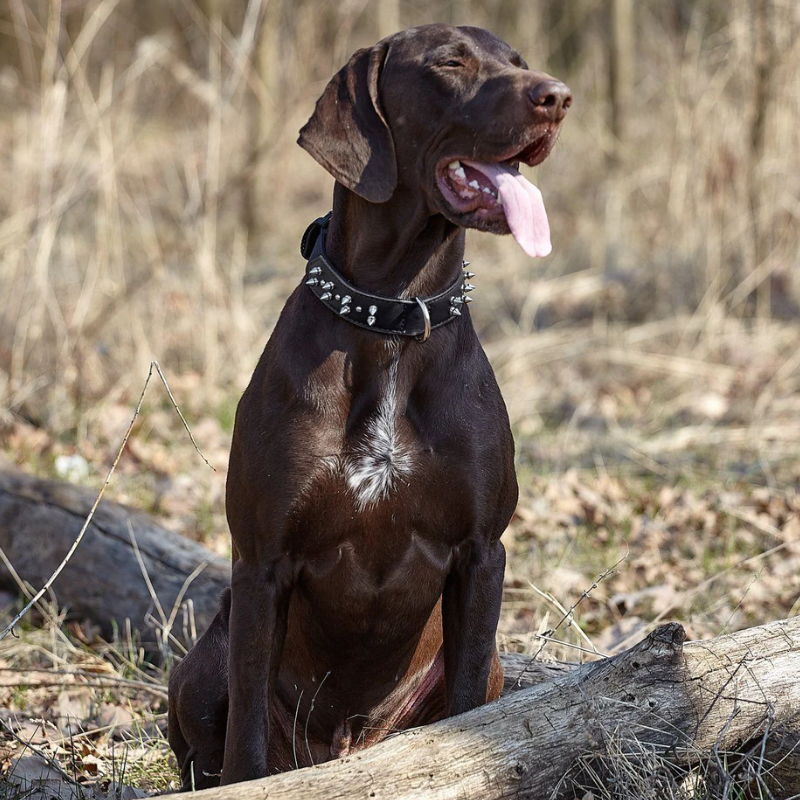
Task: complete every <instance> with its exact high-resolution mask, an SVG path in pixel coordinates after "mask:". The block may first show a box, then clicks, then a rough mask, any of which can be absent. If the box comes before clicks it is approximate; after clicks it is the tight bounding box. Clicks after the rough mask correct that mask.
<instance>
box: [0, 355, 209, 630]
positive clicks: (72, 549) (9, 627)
mask: <svg viewBox="0 0 800 800" xmlns="http://www.w3.org/2000/svg"><path fill="white" fill-rule="evenodd" d="M153 370H155V371H156V372H157V373H158V376H159V378H161V382H162V383H163V384H164V388H165V389H166V390H167V395H168V396H169V399H170V401H171V402H172V406H173V408H174V409H175V411H176V412H177V413H178V416H179V417H180V418H181V422H182V423H183V427H184V428H185V429H186V432H187V433H188V434H189V438H190V439H191V440H192V444H193V445H194V449H195V450H196V451H197V452H198V454H199V455H200V458H202V459H203V461H205V462H206V464H208V466H209V467H211V469H212V470H213V469H214V467H212V466H211V464H209V462H208V459H207V458H206V457H205V456H204V455H203V454H202V453H201V452H200V448H199V447H198V446H197V442H196V441H195V439H194V436H193V435H192V432H191V431H190V430H189V425H188V423H187V422H186V419H185V418H184V416H183V414H182V413H181V410H180V408H178V404H177V403H176V402H175V398H174V397H173V395H172V390H171V389H170V388H169V384H168V383H167V379H166V378H165V377H164V373H163V372H162V371H161V367H160V366H159V364H158V362H157V361H151V362H150V370H149V371H148V373H147V379H146V380H145V382H144V387H143V388H142V393H141V395H139V402H138V403H137V404H136V410H135V411H134V412H133V416H132V417H131V421H130V423H129V425H128V429H127V431H125V436H123V438H122V444H121V445H120V447H119V450H118V451H117V455H116V457H115V458H114V463H113V464H112V465H111V469H110V470H109V471H108V474H107V475H106V479H105V481H104V482H103V486H102V488H101V489H100V493H99V494H98V495H97V499H96V500H95V501H94V504H93V505H92V508H91V510H90V511H89V514H88V516H87V517H86V520H85V521H84V523H83V526H82V527H81V529H80V532H79V533H78V535H77V537H76V538H75V541H74V542H73V543H72V546H71V547H70V548H69V550H68V551H67V554H66V555H65V556H64V558H63V560H62V561H61V563H60V564H59V565H58V567H56V570H55V572H53V574H52V575H51V576H50V577H49V578H48V579H47V582H46V583H45V585H44V586H43V587H42V588H41V589H40V590H39V591H38V592H37V593H36V594H35V595H34V596H33V598H32V599H31V600H30V602H29V603H28V604H27V605H26V606H25V608H23V609H22V611H20V612H19V614H17V616H16V617H14V619H13V620H11V622H10V623H9V624H8V625H7V626H6V627H5V629H4V630H3V632H2V633H0V642H2V641H3V639H5V638H6V636H8V634H9V633H11V631H13V630H14V628H15V627H16V626H17V624H18V623H19V621H20V620H21V619H22V618H23V617H24V616H25V615H26V614H27V613H28V612H29V611H30V610H31V608H33V606H34V605H36V603H38V602H39V600H41V599H42V597H43V596H44V595H45V593H46V592H47V591H48V590H49V589H50V587H51V586H52V585H53V583H54V582H55V580H56V578H58V576H59V575H60V574H61V573H62V572H63V571H64V567H66V566H67V564H68V563H69V561H70V559H71V558H72V556H73V555H74V553H75V551H76V550H77V549H78V546H79V545H80V543H81V541H82V540H83V537H84V535H85V534H86V531H87V530H88V529H89V525H91V523H92V520H93V519H94V515H95V512H96V511H97V507H98V506H99V505H100V501H101V500H102V499H103V495H104V494H105V493H106V489H107V488H108V485H109V483H110V482H111V476H112V475H113V474H114V472H115V471H116V469H117V464H119V461H120V459H121V458H122V453H123V451H124V450H125V446H126V445H127V444H128V439H130V436H131V433H132V432H133V426H134V425H135V423H136V420H137V419H138V418H139V414H140V413H141V411H142V404H143V403H144V396H145V394H146V393H147V387H148V386H149V385H150V379H151V378H152V377H153Z"/></svg>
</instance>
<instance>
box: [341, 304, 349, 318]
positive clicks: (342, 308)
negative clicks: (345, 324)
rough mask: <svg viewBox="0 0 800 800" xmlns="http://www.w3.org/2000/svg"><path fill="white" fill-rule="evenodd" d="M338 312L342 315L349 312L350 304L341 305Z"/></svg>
mask: <svg viewBox="0 0 800 800" xmlns="http://www.w3.org/2000/svg"><path fill="white" fill-rule="evenodd" d="M339 313H340V314H341V315H342V316H344V315H345V314H349V313H350V306H342V307H341V308H340V309H339Z"/></svg>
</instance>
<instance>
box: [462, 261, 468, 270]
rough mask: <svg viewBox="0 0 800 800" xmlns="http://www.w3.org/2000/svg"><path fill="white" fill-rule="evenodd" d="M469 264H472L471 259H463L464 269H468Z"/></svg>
mask: <svg viewBox="0 0 800 800" xmlns="http://www.w3.org/2000/svg"><path fill="white" fill-rule="evenodd" d="M469 264H470V262H469V261H462V262H461V266H462V267H464V269H466V268H467V267H468V266H469Z"/></svg>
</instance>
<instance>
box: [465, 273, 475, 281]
mask: <svg viewBox="0 0 800 800" xmlns="http://www.w3.org/2000/svg"><path fill="white" fill-rule="evenodd" d="M464 277H465V278H466V279H467V280H469V279H470V278H474V277H475V273H474V272H465V273H464Z"/></svg>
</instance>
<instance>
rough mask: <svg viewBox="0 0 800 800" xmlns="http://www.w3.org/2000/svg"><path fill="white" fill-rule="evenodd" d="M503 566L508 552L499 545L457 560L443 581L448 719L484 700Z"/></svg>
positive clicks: (498, 606) (478, 704) (501, 593)
mask: <svg viewBox="0 0 800 800" xmlns="http://www.w3.org/2000/svg"><path fill="white" fill-rule="evenodd" d="M505 566H506V551H505V548H504V547H503V545H502V544H501V543H500V541H499V540H498V541H494V542H491V543H489V544H488V545H486V546H485V547H482V546H477V547H476V548H474V549H473V550H472V552H471V553H470V554H469V555H465V556H463V557H462V558H460V559H458V560H457V562H456V563H455V565H454V566H453V568H452V570H451V571H450V574H449V575H448V576H447V580H446V581H445V587H444V592H443V595H442V624H443V634H444V670H445V684H446V688H447V713H448V715H449V716H454V715H455V714H463V713H464V712H465V711H470V710H471V709H473V708H477V707H478V706H480V705H483V704H484V703H485V702H486V701H487V699H488V698H487V688H488V682H489V673H490V671H491V668H492V660H493V659H494V657H495V636H496V633H497V622H498V620H499V618H500V604H501V602H502V598H503V575H504V572H505Z"/></svg>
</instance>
